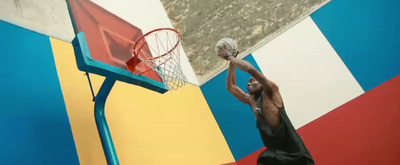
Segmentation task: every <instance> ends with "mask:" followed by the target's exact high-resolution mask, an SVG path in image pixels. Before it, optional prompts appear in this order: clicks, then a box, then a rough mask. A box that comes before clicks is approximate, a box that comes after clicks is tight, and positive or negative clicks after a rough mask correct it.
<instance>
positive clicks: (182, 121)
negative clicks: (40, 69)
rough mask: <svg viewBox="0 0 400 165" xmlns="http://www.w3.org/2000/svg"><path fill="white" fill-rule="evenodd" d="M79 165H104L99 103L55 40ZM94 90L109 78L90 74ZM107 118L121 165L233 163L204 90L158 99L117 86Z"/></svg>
mask: <svg viewBox="0 0 400 165" xmlns="http://www.w3.org/2000/svg"><path fill="white" fill-rule="evenodd" d="M50 41H51V44H52V49H53V53H54V59H55V62H56V67H57V72H58V76H59V79H60V84H61V88H62V92H63V96H64V100H65V105H66V108H67V111H68V115H69V119H70V123H71V127H72V132H73V136H74V139H75V143H76V148H77V152H78V156H79V160H80V163H81V164H83V165H92V164H93V165H105V164H106V160H105V157H104V154H103V149H102V147H101V142H100V138H99V136H98V133H97V128H96V125H95V121H94V114H93V111H94V103H93V102H92V101H91V100H92V96H91V93H90V88H89V84H88V81H87V78H86V76H84V72H81V71H79V70H78V69H77V66H76V61H75V56H74V51H73V48H72V45H71V44H70V43H67V42H64V41H60V40H57V39H54V38H51V39H50ZM90 76H91V80H92V85H93V89H94V90H95V92H97V91H98V90H99V89H100V86H101V83H102V82H103V80H104V77H101V76H97V75H93V74H91V75H90ZM105 111H106V118H107V121H108V125H109V127H110V130H111V134H112V137H113V141H114V145H115V148H116V151H117V154H118V158H119V161H120V163H121V165H132V164H138V165H152V164H157V165H159V164H162V165H169V164H171V165H179V164H182V165H188V164H190V165H213V164H222V163H226V162H233V161H234V158H233V156H232V153H231V151H230V149H229V147H228V145H227V143H226V141H225V139H224V137H223V135H222V133H221V131H220V129H219V127H218V125H217V122H216V121H215V119H214V117H213V115H212V113H211V111H210V109H209V107H208V105H207V102H206V100H205V98H204V96H203V94H202V92H201V90H200V88H199V87H196V86H192V85H186V86H185V87H183V88H182V89H180V90H178V91H171V92H167V93H165V94H158V93H156V92H153V91H149V90H146V89H144V88H141V87H138V86H134V85H131V84H127V83H123V82H116V84H115V85H114V87H113V89H112V90H111V93H110V95H109V97H108V100H107V103H106V109H105Z"/></svg>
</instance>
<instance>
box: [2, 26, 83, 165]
mask: <svg viewBox="0 0 400 165" xmlns="http://www.w3.org/2000/svg"><path fill="white" fill-rule="evenodd" d="M0 39H1V40H0V42H1V44H0V50H1V53H0V77H1V78H0V105H1V106H0V130H1V132H2V133H1V136H0V146H2V147H1V149H0V155H2V158H1V159H0V164H16V165H19V164H33V165H42V164H49V165H50V164H64V165H73V164H79V160H78V156H77V152H76V149H75V143H74V139H73V137H72V131H71V126H70V123H69V118H68V115H67V110H66V107H65V103H64V97H63V95H62V90H61V87H60V83H59V79H58V77H57V71H56V66H55V64H54V57H53V53H52V49H51V43H50V40H49V37H47V36H43V35H40V34H37V33H34V32H32V31H29V30H26V29H23V28H20V27H16V26H14V25H11V24H8V23H6V22H3V21H0ZM30 41H34V42H30Z"/></svg>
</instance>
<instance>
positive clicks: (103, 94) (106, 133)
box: [94, 77, 119, 165]
mask: <svg viewBox="0 0 400 165" xmlns="http://www.w3.org/2000/svg"><path fill="white" fill-rule="evenodd" d="M115 81H116V80H115V79H113V78H108V77H106V79H105V80H104V82H103V85H101V88H100V91H99V93H97V96H96V100H95V104H94V117H95V119H96V125H97V130H98V131H99V135H100V139H101V144H102V145H103V150H104V154H105V156H106V159H107V164H108V165H119V162H118V157H117V153H116V152H115V148H114V144H113V141H112V138H111V134H110V130H109V129H108V125H107V121H106V116H105V113H104V106H105V103H106V100H107V96H108V94H109V93H110V91H111V89H112V87H113V86H114V83H115Z"/></svg>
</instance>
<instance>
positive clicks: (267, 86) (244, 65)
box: [227, 56, 278, 92]
mask: <svg viewBox="0 0 400 165" xmlns="http://www.w3.org/2000/svg"><path fill="white" fill-rule="evenodd" d="M227 60H229V61H230V62H231V63H232V64H233V65H235V66H237V67H238V68H239V69H240V70H243V71H245V72H247V73H249V74H250V75H251V76H252V77H253V78H254V79H256V80H257V81H258V82H259V83H260V84H261V85H262V87H263V88H264V90H267V91H270V92H274V91H276V90H277V88H278V86H277V85H276V84H275V83H273V82H271V81H269V80H268V79H267V78H266V77H265V76H264V75H263V74H262V73H261V72H260V71H258V70H257V69H256V68H254V66H253V65H251V64H250V63H249V62H247V61H244V60H240V59H237V58H235V57H232V56H228V57H227Z"/></svg>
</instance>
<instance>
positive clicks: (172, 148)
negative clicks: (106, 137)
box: [0, 0, 400, 165]
mask: <svg viewBox="0 0 400 165" xmlns="http://www.w3.org/2000/svg"><path fill="white" fill-rule="evenodd" d="M146 2H148V1H146ZM368 2H370V3H365V1H363V2H361V1H354V2H351V3H348V2H347V1H346V2H345V1H344V0H335V1H332V2H331V3H329V4H328V5H327V6H326V7H324V8H322V9H321V10H319V11H317V12H316V13H315V14H314V15H312V16H311V18H306V19H304V20H303V21H301V22H300V23H299V24H297V25H296V26H294V27H292V28H291V29H289V30H288V31H286V32H285V33H284V34H282V35H280V36H279V37H277V38H275V39H274V40H273V41H271V42H269V43H268V44H266V45H265V46H263V47H262V48H260V49H258V50H256V51H254V52H253V53H252V54H251V55H249V56H247V57H246V58H245V60H247V61H249V62H250V63H252V64H253V65H255V66H257V68H258V69H259V70H261V71H262V72H263V73H264V74H265V75H266V76H267V77H268V78H270V79H271V80H273V81H275V82H276V83H277V84H278V85H279V86H280V89H281V92H282V95H283V99H284V103H285V106H286V108H287V112H288V115H289V117H290V118H291V120H292V122H293V124H294V125H295V127H296V128H298V132H299V134H300V136H301V137H302V138H303V140H304V142H305V144H306V146H307V147H308V148H309V150H310V152H311V154H312V155H313V157H314V159H315V160H316V162H317V164H399V162H400V161H399V159H398V158H397V155H399V154H400V152H399V150H398V148H399V147H400V143H399V142H398V140H397V139H399V138H400V134H399V133H398V131H393V130H396V129H397V127H396V126H397V125H399V124H400V123H399V121H400V120H398V119H399V118H400V114H399V108H398V107H400V105H399V103H398V100H399V98H400V96H399V93H400V92H399V89H398V87H399V86H400V81H399V76H400V75H399V74H400V69H399V68H398V65H397V61H399V58H398V57H399V56H398V54H399V51H398V49H396V48H398V47H400V45H398V44H399V43H400V42H397V39H396V37H394V36H396V35H395V34H397V32H398V29H399V24H398V21H393V20H396V19H395V16H397V15H399V13H398V10H397V9H396V8H395V7H396V5H397V4H398V2H397V1H396V2H395V1H390V2H385V3H383V2H378V1H372V0H368ZM95 3H97V4H99V5H102V6H103V7H104V8H106V9H107V10H110V11H113V12H116V13H118V14H120V16H121V17H123V18H124V19H126V20H130V21H133V22H135V23H137V24H141V25H140V26H141V28H143V30H144V31H145V29H146V28H149V29H152V28H154V27H155V26H156V25H158V24H159V23H160V24H162V25H168V26H169V25H170V22H169V21H168V20H167V16H166V13H165V11H164V10H162V6H161V4H160V2H158V1H155V0H154V1H151V3H152V5H147V4H148V3H145V2H144V1H139V0H138V1H136V2H135V4H136V5H138V4H141V5H142V6H141V8H140V9H143V11H142V13H139V14H136V15H135V17H134V16H132V15H131V14H128V10H129V9H131V6H132V5H126V6H119V7H118V6H115V5H114V4H113V3H111V2H108V1H97V0H96V1H95ZM127 3H133V2H127ZM146 9H147V10H146ZM155 11H159V12H155ZM370 11H371V12H370ZM146 12H148V13H149V14H143V13H146ZM155 13H157V14H155ZM381 13H385V14H384V15H383V14H381ZM138 15H140V16H141V17H136V16H138ZM144 16H148V17H149V18H148V20H154V19H160V20H157V21H151V22H146V19H145V18H143V17H144ZM153 18H154V19H153ZM142 19H143V20H142ZM372 20H374V21H372ZM379 21H384V22H379ZM388 22H390V23H388ZM367 36H368V37H367ZM0 38H1V44H0V45H1V51H2V53H1V54H0V64H1V65H0V76H1V77H2V79H1V80H0V90H1V92H0V102H1V105H2V106H1V108H0V118H1V120H0V122H1V130H4V132H5V133H4V134H3V135H2V136H0V144H1V146H3V148H5V149H3V150H1V151H0V153H1V154H2V155H6V157H5V159H4V158H3V159H1V160H0V164H35V163H36V164H63V163H65V164H89V165H90V164H95V165H101V164H106V161H105V157H104V154H103V151H102V147H101V143H100V139H99V137H98V133H97V129H96V126H95V122H94V117H93V106H94V103H93V102H91V100H92V96H91V93H90V88H89V84H88V82H87V79H86V77H85V76H84V75H83V72H80V71H78V69H77V67H76V62H75V59H74V54H73V49H72V46H71V44H70V43H68V42H65V41H61V40H58V39H54V38H49V37H47V36H43V35H40V34H37V33H35V32H32V31H29V30H26V29H22V28H19V27H16V26H14V25H10V24H9V23H5V22H4V21H1V22H0ZM5 39H6V40H5ZM31 41H35V42H31ZM27 52H29V55H26V54H27ZM382 54H384V55H382ZM371 66H372V67H371ZM185 68H186V69H185V70H186V71H187V72H186V74H188V75H193V76H194V74H192V72H193V71H192V70H190V69H189V68H187V67H185ZM188 77H189V76H188ZM91 78H92V83H93V87H94V90H95V92H97V91H98V90H99V88H100V85H101V83H102V81H103V80H104V77H100V76H96V75H91ZM248 78H249V75H247V74H246V73H244V72H241V71H239V70H237V82H238V84H239V85H240V86H241V87H242V89H245V88H244V87H245V83H246V82H247V80H248ZM225 79H226V71H225V72H223V73H222V74H220V75H218V76H217V77H215V78H214V79H212V80H210V81H209V82H207V83H206V84H204V85H203V86H201V87H200V88H199V87H196V86H194V85H191V84H189V85H186V86H185V87H184V88H182V89H180V90H178V91H172V92H168V93H166V94H163V95H161V94H158V93H155V92H151V91H147V90H144V89H142V88H139V87H136V86H133V85H129V84H125V83H121V82H117V83H116V84H115V86H114V88H113V90H112V92H111V94H110V96H109V99H108V101H107V104H106V113H107V114H106V117H107V120H108V122H109V127H110V130H111V134H112V136H113V140H114V144H115V147H116V151H117V153H118V156H119V159H120V163H121V164H199V165H204V164H224V163H233V164H240V165H248V164H254V163H255V160H256V158H257V156H258V154H259V153H260V152H261V151H262V150H263V149H264V147H263V145H262V143H261V140H260V137H259V135H258V133H257V129H256V127H255V120H254V116H253V114H252V113H251V110H250V107H248V106H246V105H244V104H242V103H240V102H238V101H236V100H235V98H233V97H232V96H231V95H229V93H228V92H227V91H226V90H225V83H226V82H225ZM191 81H192V83H193V84H195V83H196V81H197V80H195V79H193V80H191ZM355 153H357V154H355ZM78 158H79V159H78Z"/></svg>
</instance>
